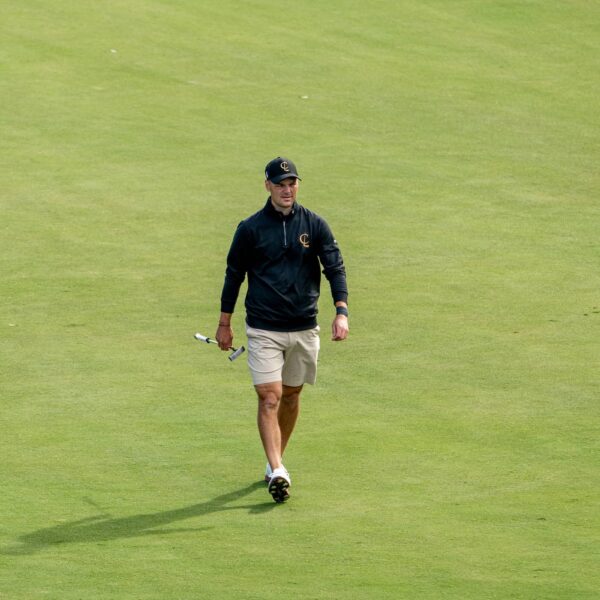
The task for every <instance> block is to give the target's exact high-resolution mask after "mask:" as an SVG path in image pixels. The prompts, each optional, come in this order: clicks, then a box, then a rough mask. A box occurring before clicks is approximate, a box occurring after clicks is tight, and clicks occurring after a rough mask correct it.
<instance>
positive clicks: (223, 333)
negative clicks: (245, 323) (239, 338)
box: [215, 325, 233, 350]
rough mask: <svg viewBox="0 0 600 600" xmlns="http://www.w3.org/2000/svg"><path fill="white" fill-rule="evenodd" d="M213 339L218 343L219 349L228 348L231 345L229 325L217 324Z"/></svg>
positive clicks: (231, 335)
mask: <svg viewBox="0 0 600 600" xmlns="http://www.w3.org/2000/svg"><path fill="white" fill-rule="evenodd" d="M215 340H217V342H218V343H219V348H221V350H229V349H230V348H231V347H232V346H233V329H232V328H231V325H219V327H218V328H217V333H216V334H215Z"/></svg>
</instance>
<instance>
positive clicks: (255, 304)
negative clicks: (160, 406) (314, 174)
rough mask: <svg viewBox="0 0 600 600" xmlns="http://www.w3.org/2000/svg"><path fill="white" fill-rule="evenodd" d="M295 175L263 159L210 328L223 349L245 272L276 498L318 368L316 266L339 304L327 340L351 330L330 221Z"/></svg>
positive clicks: (290, 167) (283, 488)
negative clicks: (305, 198)
mask: <svg viewBox="0 0 600 600" xmlns="http://www.w3.org/2000/svg"><path fill="white" fill-rule="evenodd" d="M299 181H300V178H299V177H298V171H297V170H296V167H295V165H294V163H293V162H292V161H291V160H289V159H287V158H282V157H277V158H275V159H273V160H272V161H271V162H270V163H269V164H268V165H267V166H266V169H265V187H266V189H267V192H269V198H268V200H267V203H266V204H265V206H264V208H262V210H260V211H258V212H257V213H255V214H253V215H252V216H250V217H248V218H247V219H245V220H244V221H242V222H241V223H240V224H239V225H238V228H237V230H236V232H235V235H234V237H233V242H232V243H231V248H230V250H229V254H228V255H227V269H226V272H225V283H224V286H223V292H222V294H221V317H220V319H219V326H218V329H217V333H216V335H215V338H216V340H217V342H218V343H219V347H220V348H221V350H228V349H229V348H230V347H231V346H232V345H233V330H232V329H231V316H232V313H233V311H234V308H235V304H236V301H237V298H238V294H239V290H240V285H241V284H242V282H243V281H244V278H245V277H246V275H247V276H248V292H247V294H246V333H247V336H248V366H249V368H250V373H251V375H252V382H253V383H254V388H255V390H256V393H257V395H258V419H257V420H258V430H259V433H260V438H261V440H262V444H263V447H264V450H265V454H266V456H267V460H268V463H267V471H266V474H265V480H266V481H267V482H268V484H269V485H268V488H269V493H270V494H271V495H272V496H273V499H274V500H275V502H285V501H286V500H287V499H288V498H289V491H288V488H289V486H290V484H291V478H290V475H289V473H288V471H287V470H286V468H285V467H284V466H283V463H282V456H283V452H284V450H285V448H286V446H287V444H288V442H289V439H290V436H291V434H292V431H293V430H294V426H295V424H296V420H297V418H298V411H299V407H300V392H301V391H302V387H303V385H304V384H305V383H309V384H314V383H315V380H316V375H317V356H318V354H319V326H318V325H317V312H318V309H317V302H318V299H319V295H320V281H321V267H322V269H323V274H324V275H325V277H326V278H327V279H328V281H329V285H330V287H331V294H332V296H333V302H334V304H335V307H336V316H335V319H334V321H333V325H332V328H331V334H332V340H334V341H341V340H344V339H346V337H347V336H348V305H347V300H348V288H347V285H346V271H345V268H344V262H343V260H342V255H341V253H340V250H339V248H338V245H337V242H336V240H335V238H334V237H333V234H332V233H331V230H330V229H329V226H328V225H327V223H326V222H325V221H324V220H323V219H322V218H321V217H319V216H318V215H316V214H315V213H313V212H311V211H310V210H308V209H306V208H304V207H303V206H301V205H300V204H298V203H297V202H296V194H297V193H298V185H299Z"/></svg>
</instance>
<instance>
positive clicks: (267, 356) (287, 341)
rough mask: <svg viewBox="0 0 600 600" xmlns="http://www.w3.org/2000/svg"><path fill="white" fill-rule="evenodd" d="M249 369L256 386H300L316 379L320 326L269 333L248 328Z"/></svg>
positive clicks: (312, 383) (312, 382)
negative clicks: (270, 384) (280, 384)
mask: <svg viewBox="0 0 600 600" xmlns="http://www.w3.org/2000/svg"><path fill="white" fill-rule="evenodd" d="M246 334H247V335H248V367H249V368H250V374H251V375H252V382H253V383H254V385H258V384H261V383H271V382H274V381H281V382H283V384H284V385H287V386H290V387H297V386H300V385H304V384H305V383H310V384H311V385H314V383H315V381H316V380H317V358H318V356H319V348H320V345H321V340H320V339H319V326H318V325H317V327H315V328H314V329H305V330H304V331H290V332H281V331H266V330H265V329H255V328H254V327H246Z"/></svg>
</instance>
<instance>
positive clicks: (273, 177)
mask: <svg viewBox="0 0 600 600" xmlns="http://www.w3.org/2000/svg"><path fill="white" fill-rule="evenodd" d="M288 177H295V178H296V179H300V177H298V171H297V170H296V165H295V164H294V163H293V162H292V161H291V160H290V159H289V158H283V157H282V156H278V157H277V158H274V159H273V160H272V161H271V162H270V163H269V164H268V165H267V166H266V167H265V179H268V180H269V181H272V182H273V183H279V182H280V181H283V180H284V179H287V178H288Z"/></svg>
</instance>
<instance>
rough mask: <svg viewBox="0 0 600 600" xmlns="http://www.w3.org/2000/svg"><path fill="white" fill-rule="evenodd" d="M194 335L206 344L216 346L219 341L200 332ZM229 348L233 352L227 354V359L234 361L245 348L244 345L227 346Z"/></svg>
mask: <svg viewBox="0 0 600 600" xmlns="http://www.w3.org/2000/svg"><path fill="white" fill-rule="evenodd" d="M194 337H195V338H196V339H197V340H199V341H201V342H206V343H207V344H217V346H218V345H219V342H217V340H213V339H212V338H209V337H206V336H205V335H202V334H201V333H195V334H194ZM229 350H233V354H230V355H229V360H230V361H234V360H235V359H236V358H237V357H238V356H239V355H240V354H242V353H244V352H245V351H246V348H244V346H240V347H239V348H234V347H233V346H232V347H231V348H229Z"/></svg>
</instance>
